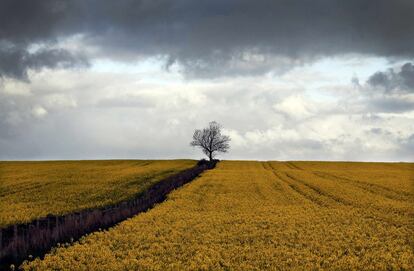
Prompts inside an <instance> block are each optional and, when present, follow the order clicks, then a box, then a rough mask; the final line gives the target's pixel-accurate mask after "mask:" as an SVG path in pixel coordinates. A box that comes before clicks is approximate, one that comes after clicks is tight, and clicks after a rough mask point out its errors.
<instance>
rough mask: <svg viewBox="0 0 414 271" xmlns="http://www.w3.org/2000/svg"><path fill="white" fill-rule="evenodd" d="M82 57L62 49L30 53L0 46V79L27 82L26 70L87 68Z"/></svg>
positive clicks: (86, 63)
mask: <svg viewBox="0 0 414 271" xmlns="http://www.w3.org/2000/svg"><path fill="white" fill-rule="evenodd" d="M87 65H88V61H87V59H86V58H85V57H84V56H81V55H76V54H73V53H71V52H68V51H67V50H63V49H41V50H39V51H37V52H34V53H30V52H28V51H27V50H25V49H22V48H16V47H13V48H2V47H1V46H0V77H9V78H16V79H23V80H27V79H28V76H27V70H28V69H33V70H39V69H41V68H56V67H62V68H69V67H73V66H87Z"/></svg>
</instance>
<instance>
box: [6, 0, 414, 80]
mask: <svg viewBox="0 0 414 271" xmlns="http://www.w3.org/2000/svg"><path fill="white" fill-rule="evenodd" d="M413 15H414V1H411V0H394V1H388V0H348V1H345V0H343V1H340V0H337V1H332V0H314V1H302V0H301V1H299V0H278V1H247V0H246V1H219V0H216V1H183V0H181V1H180V0H177V1H163V0H141V1H132V0H119V1H109V0H108V1H97V0H77V1H58V0H55V1H52V0H46V1H31V0H3V1H1V3H0V39H1V40H2V41H6V42H8V43H10V44H13V45H14V46H16V47H17V48H18V49H20V50H27V46H28V45H30V44H32V43H37V42H46V43H47V42H54V41H56V40H57V39H59V38H64V37H67V36H71V35H74V34H82V35H83V40H82V42H83V43H85V44H88V45H92V46H94V47H95V48H98V50H100V53H101V55H103V56H106V57H111V58H118V59H124V60H125V59H131V57H133V56H136V57H138V56H154V55H162V56H166V59H167V63H166V66H167V67H169V66H171V65H173V63H178V64H179V65H181V66H182V67H183V68H184V72H185V73H186V74H187V75H190V76H191V75H193V76H218V75H221V74H227V73H229V74H230V75H234V74H238V73H239V74H255V73H263V72H265V71H268V70H270V69H272V68H273V66H277V65H280V63H281V64H282V65H284V66H287V67H288V66H292V65H298V64H301V63H303V62H306V61H309V60H313V59H315V58H318V57H322V56H331V55H338V54H344V53H361V54H369V55H377V56H385V57H396V58H412V57H414V23H413V20H412V18H413ZM9 53H10V52H8V51H2V52H1V54H3V55H4V54H9ZM2 58H8V57H7V56H2ZM269 59H270V60H271V61H269ZM56 61H57V59H56ZM21 65H22V67H21V69H24V68H30V66H28V65H25V64H21ZM46 66H47V65H46ZM49 66H50V65H49ZM24 73H25V72H24V71H23V72H20V74H24ZM2 74H4V75H8V74H12V75H13V74H15V76H17V75H18V74H19V73H13V72H11V71H5V68H3V71H2Z"/></svg>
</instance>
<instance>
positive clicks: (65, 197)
mask: <svg viewBox="0 0 414 271" xmlns="http://www.w3.org/2000/svg"><path fill="white" fill-rule="evenodd" d="M194 165H195V161H193V160H165V161H162V160H161V161H155V160H154V161H151V160H148V161H147V160H108V161H50V162H49V161H47V162H0V227H4V226H7V225H10V224H14V223H21V222H29V221H31V220H33V219H35V218H39V217H43V216H46V215H48V214H55V215H58V214H65V213H68V212H73V211H79V210H82V209H86V208H93V207H99V206H105V205H108V204H113V203H117V202H119V201H122V200H125V199H128V198H130V197H132V196H134V195H136V194H137V193H140V192H142V191H144V190H145V189H146V188H147V187H149V186H150V185H151V184H153V183H154V182H157V181H159V180H160V179H162V178H164V177H166V176H168V175H171V174H174V173H176V172H178V171H180V170H183V169H186V168H190V167H192V166H194Z"/></svg>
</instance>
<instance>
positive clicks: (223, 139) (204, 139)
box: [190, 121, 230, 161]
mask: <svg viewBox="0 0 414 271" xmlns="http://www.w3.org/2000/svg"><path fill="white" fill-rule="evenodd" d="M229 142H230V137H229V136H226V135H222V134H221V125H220V124H218V123H217V122H215V121H212V122H210V123H209V126H208V127H207V128H204V129H203V130H200V129H197V130H195V131H194V135H193V141H191V143H190V145H191V146H193V147H199V148H201V150H202V151H203V152H204V154H205V155H207V156H208V158H209V159H210V161H211V160H213V158H214V157H215V155H216V153H217V152H227V151H228V150H229V148H230V145H229Z"/></svg>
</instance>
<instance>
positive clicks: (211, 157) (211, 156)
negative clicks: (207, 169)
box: [208, 151, 213, 161]
mask: <svg viewBox="0 0 414 271" xmlns="http://www.w3.org/2000/svg"><path fill="white" fill-rule="evenodd" d="M208 158H210V161H212V160H213V152H212V151H211V152H210V153H209V155H208Z"/></svg>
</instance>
